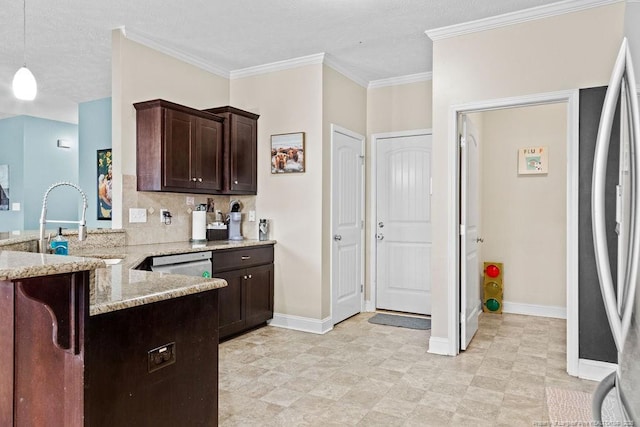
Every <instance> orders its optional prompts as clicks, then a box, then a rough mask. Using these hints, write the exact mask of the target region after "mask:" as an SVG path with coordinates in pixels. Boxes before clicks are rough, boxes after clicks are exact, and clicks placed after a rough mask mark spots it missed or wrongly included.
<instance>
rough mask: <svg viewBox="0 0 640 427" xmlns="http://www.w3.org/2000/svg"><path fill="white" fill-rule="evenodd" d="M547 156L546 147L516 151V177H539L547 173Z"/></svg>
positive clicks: (547, 150)
mask: <svg viewBox="0 0 640 427" xmlns="http://www.w3.org/2000/svg"><path fill="white" fill-rule="evenodd" d="M548 156H549V148H548V147H527V148H520V149H518V175H541V174H546V173H549V157H548Z"/></svg>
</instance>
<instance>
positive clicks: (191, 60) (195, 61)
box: [119, 26, 230, 79]
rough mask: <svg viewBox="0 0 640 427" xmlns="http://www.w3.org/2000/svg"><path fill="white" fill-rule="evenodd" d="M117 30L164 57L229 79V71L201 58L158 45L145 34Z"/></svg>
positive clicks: (123, 29)
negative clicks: (162, 54)
mask: <svg viewBox="0 0 640 427" xmlns="http://www.w3.org/2000/svg"><path fill="white" fill-rule="evenodd" d="M119 29H120V31H121V32H122V35H123V36H124V37H126V38H127V39H129V40H131V41H134V42H136V43H139V44H141V45H143V46H146V47H148V48H151V49H153V50H157V51H158V52H161V53H164V54H165V55H169V56H171V57H173V58H176V59H179V60H180V61H183V62H186V63H187V64H191V65H193V66H195V67H198V68H201V69H203V70H205V71H208V72H210V73H213V74H216V75H218V76H220V77H224V78H225V79H228V78H229V74H230V73H229V70H225V69H224V68H221V67H218V66H216V65H213V64H211V63H210V62H207V61H205V60H204V59H202V58H198V57H196V56H193V55H188V54H186V53H184V52H180V51H179V50H176V49H173V48H171V47H168V46H166V45H163V44H161V43H158V42H157V41H155V40H153V39H152V38H151V37H149V36H147V35H146V34H143V33H140V32H137V31H131V30H130V29H126V28H125V27H124V26H122V27H120V28H119Z"/></svg>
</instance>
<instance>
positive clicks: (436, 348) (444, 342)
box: [427, 337, 452, 356]
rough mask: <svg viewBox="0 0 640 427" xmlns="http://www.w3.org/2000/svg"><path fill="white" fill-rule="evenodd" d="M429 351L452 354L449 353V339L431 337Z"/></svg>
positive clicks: (446, 354)
mask: <svg viewBox="0 0 640 427" xmlns="http://www.w3.org/2000/svg"><path fill="white" fill-rule="evenodd" d="M427 352H428V353H432V354H442V355H445V356H452V355H451V354H449V340H448V339H447V338H439V337H431V338H429V350H428V351H427Z"/></svg>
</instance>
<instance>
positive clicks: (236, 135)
mask: <svg viewBox="0 0 640 427" xmlns="http://www.w3.org/2000/svg"><path fill="white" fill-rule="evenodd" d="M204 111H206V112H207V113H213V114H215V115H217V116H220V117H223V118H224V148H223V150H222V151H223V162H222V177H223V178H222V181H223V193H224V194H256V193H257V191H258V176H257V166H258V164H257V157H258V118H259V117H260V116H259V115H258V114H254V113H250V112H248V111H244V110H240V109H238V108H234V107H229V106H227V107H217V108H209V109H206V110H204Z"/></svg>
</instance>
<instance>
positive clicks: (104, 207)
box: [97, 148, 112, 220]
mask: <svg viewBox="0 0 640 427" xmlns="http://www.w3.org/2000/svg"><path fill="white" fill-rule="evenodd" d="M111 162H112V158H111V148H107V149H104V150H98V164H97V171H98V174H97V176H98V200H97V202H98V219H105V220H110V219H111V178H112V164H111Z"/></svg>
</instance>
